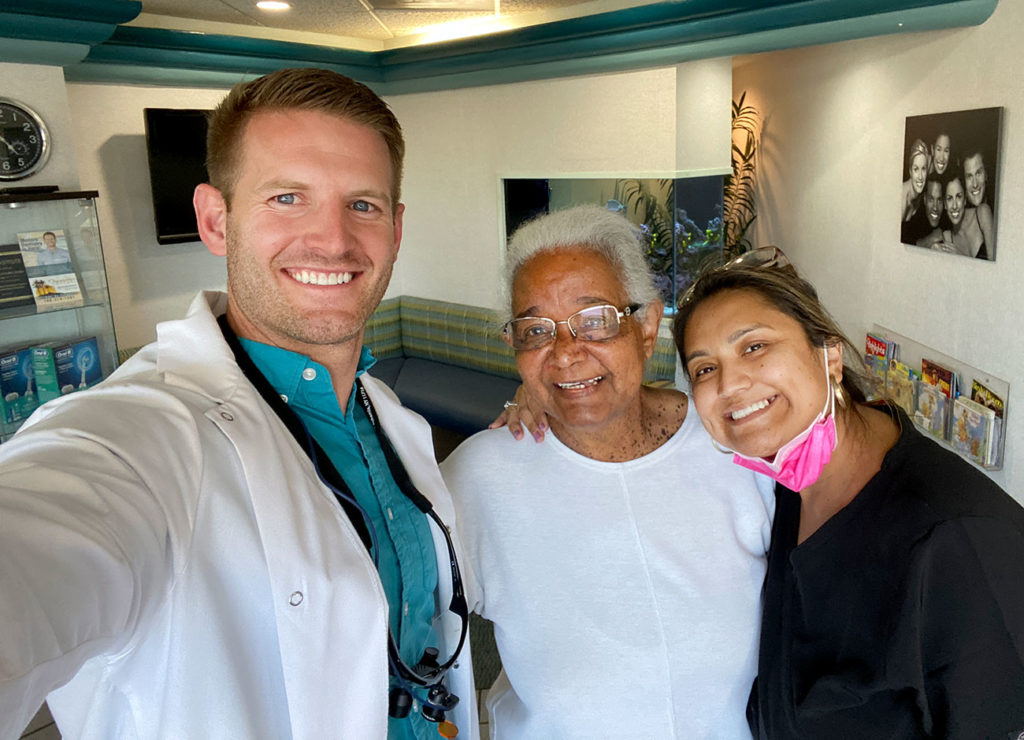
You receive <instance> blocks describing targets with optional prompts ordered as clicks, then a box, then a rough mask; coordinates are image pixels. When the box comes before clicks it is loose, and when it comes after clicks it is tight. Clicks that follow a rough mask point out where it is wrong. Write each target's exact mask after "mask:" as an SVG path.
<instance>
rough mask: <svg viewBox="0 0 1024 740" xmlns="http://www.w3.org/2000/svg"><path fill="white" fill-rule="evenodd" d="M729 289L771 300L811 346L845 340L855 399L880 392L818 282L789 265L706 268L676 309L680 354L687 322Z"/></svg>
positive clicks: (847, 377) (847, 381)
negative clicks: (826, 304)
mask: <svg viewBox="0 0 1024 740" xmlns="http://www.w3.org/2000/svg"><path fill="white" fill-rule="evenodd" d="M727 290H746V291H750V292H753V293H756V294H757V295H759V296H760V297H761V298H762V299H764V300H765V301H766V302H767V303H768V305H770V306H772V307H774V308H775V309H777V310H779V311H781V312H782V313H784V314H786V315H787V316H789V317H790V318H792V319H794V320H795V321H796V322H797V323H798V324H800V327H801V328H802V329H803V330H804V334H805V335H806V337H807V341H808V343H809V344H810V345H811V346H812V347H822V346H826V345H827V346H835V345H836V344H841V345H843V380H842V387H843V390H844V391H845V392H846V395H847V396H848V397H849V398H850V399H852V400H853V401H854V402H855V403H864V401H865V400H866V399H867V398H868V397H871V396H874V395H875V391H876V386H877V385H878V383H877V382H876V381H875V379H874V376H873V375H870V374H869V373H868V372H867V370H866V368H865V366H864V361H863V356H862V352H860V351H858V350H857V349H856V347H854V345H853V343H852V342H851V341H850V340H849V339H848V338H847V337H846V335H845V334H843V332H842V330H841V329H840V328H839V325H838V324H837V323H836V320H835V319H833V318H832V316H831V315H830V314H829V312H828V311H827V310H825V307H824V306H822V305H821V301H819V300H818V293H817V291H816V290H815V289H814V286H813V285H811V284H810V283H809V282H807V281H806V280H804V279H803V278H801V277H800V276H799V275H798V274H797V273H796V270H794V269H793V268H792V267H790V266H786V267H747V266H743V265H736V266H731V267H726V268H717V269H713V270H710V271H708V272H705V273H704V274H703V275H701V276H700V277H699V278H697V282H696V283H694V286H693V288H692V290H691V292H689V293H688V294H687V296H686V297H685V299H684V302H683V303H682V304H681V305H680V306H679V308H678V310H677V311H676V317H675V320H674V322H673V324H672V336H673V338H674V339H675V342H676V349H677V350H678V351H679V356H680V357H682V358H684V360H685V358H686V327H687V325H688V324H689V322H690V319H691V318H692V317H693V312H694V311H695V310H696V308H697V307H698V306H699V305H700V304H701V303H703V302H704V301H706V300H707V299H709V298H711V297H712V296H715V295H717V294H719V293H722V292H723V291H727Z"/></svg>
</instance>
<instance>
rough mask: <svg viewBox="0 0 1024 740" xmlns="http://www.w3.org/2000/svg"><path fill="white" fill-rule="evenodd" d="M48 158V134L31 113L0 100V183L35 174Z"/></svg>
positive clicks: (33, 112)
mask: <svg viewBox="0 0 1024 740" xmlns="http://www.w3.org/2000/svg"><path fill="white" fill-rule="evenodd" d="M49 156H50V134H49V132H48V131H47V130H46V124H45V123H43V119H41V118H40V117H39V116H38V115H36V113H35V111H33V110H32V109H31V108H29V107H27V106H25V105H23V104H22V103H19V102H17V101H15V100H11V99H9V98H0V180H20V179H21V178H23V177H28V176H29V175H32V174H35V173H36V172H38V171H39V170H41V169H42V167H43V165H44V164H46V160H47V158H48V157H49Z"/></svg>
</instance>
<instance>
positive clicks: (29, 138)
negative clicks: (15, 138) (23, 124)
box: [28, 134, 37, 144]
mask: <svg viewBox="0 0 1024 740" xmlns="http://www.w3.org/2000/svg"><path fill="white" fill-rule="evenodd" d="M36 141H37V139H36V136H35V134H32V136H30V137H28V142H29V143H30V144H35V143H36Z"/></svg>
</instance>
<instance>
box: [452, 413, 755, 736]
mask: <svg viewBox="0 0 1024 740" xmlns="http://www.w3.org/2000/svg"><path fill="white" fill-rule="evenodd" d="M441 471H442V474H443V475H444V477H445V481H446V482H447V484H448V487H449V489H450V490H451V493H452V497H453V499H454V501H455V505H456V512H457V517H458V520H459V522H460V526H462V527H463V530H462V531H463V540H464V542H465V545H466V549H467V556H468V558H469V563H470V564H471V565H472V568H473V570H474V572H475V576H476V580H477V582H478V586H479V588H478V591H477V593H478V596H479V600H478V601H477V602H476V604H475V605H474V604H471V607H472V608H474V609H475V611H477V612H479V613H480V614H481V615H482V616H484V617H486V618H487V619H490V620H492V621H493V622H494V634H495V639H496V641H497V644H498V651H499V653H500V654H501V661H502V664H503V667H504V673H505V675H504V676H503V677H499V681H498V683H497V684H496V686H495V688H494V689H492V691H491V694H490V695H489V697H488V709H489V712H490V722H491V732H492V737H494V738H498V739H499V740H510V739H513V738H523V739H524V740H525V739H526V738H531V739H532V738H541V737H543V738H559V740H571V739H572V738H579V740H600V739H601V738H609V739H611V738H615V739H616V740H618V739H619V738H624V737H628V738H635V739H648V738H649V739H650V740H666V739H667V738H680V739H685V740H696V739H699V738H749V737H750V731H749V730H748V728H747V723H746V719H745V707H746V702H747V696H748V694H749V692H750V687H751V684H752V682H753V678H754V675H755V673H756V669H757V638H758V627H759V624H760V591H761V584H762V581H763V578H764V573H765V557H766V556H765V553H766V552H767V549H768V544H769V539H770V534H771V514H772V512H773V507H774V498H773V496H772V493H771V486H770V485H763V486H761V487H760V488H759V487H758V486H757V485H756V483H755V477H754V476H753V475H752V474H751V473H750V472H749V471H746V470H743V469H742V468H740V467H738V466H736V465H733V464H732V462H731V461H730V458H729V457H728V456H726V455H722V454H720V453H719V452H717V451H715V450H714V449H713V447H712V446H711V441H710V438H709V437H708V435H707V433H706V432H705V431H704V428H703V427H702V426H701V423H700V420H699V418H698V417H697V414H696V412H695V411H693V408H692V404H691V405H690V411H689V413H688V414H687V416H686V419H685V420H684V422H683V424H682V426H681V427H680V429H679V430H678V432H677V433H676V434H675V435H674V436H672V437H671V438H670V439H669V440H668V441H667V442H666V443H665V444H664V445H662V446H661V447H660V448H658V449H657V450H655V451H654V452H652V453H650V454H649V455H646V456H644V457H641V458H639V459H637V460H632V461H629V462H624V463H607V462H598V461H595V460H591V459H589V458H586V457H583V456H581V455H579V454H577V453H576V452H574V451H572V450H571V449H569V448H568V447H566V446H565V445H564V444H562V443H561V442H559V441H558V439H557V438H555V436H554V435H553V434H549V435H548V436H547V438H546V440H545V441H544V442H543V443H541V444H535V443H534V442H533V441H532V440H529V439H527V440H523V441H520V442H517V441H515V440H514V439H513V438H512V435H510V434H509V433H508V431H507V430H505V429H496V430H491V431H484V432H480V433H479V434H477V435H475V436H473V437H471V438H470V439H469V440H467V441H466V442H464V443H463V444H462V445H461V446H460V447H459V448H458V449H457V450H456V451H455V452H454V453H453V454H452V455H451V456H450V457H449V458H448V459H447V460H445V462H444V463H443V464H442V465H441Z"/></svg>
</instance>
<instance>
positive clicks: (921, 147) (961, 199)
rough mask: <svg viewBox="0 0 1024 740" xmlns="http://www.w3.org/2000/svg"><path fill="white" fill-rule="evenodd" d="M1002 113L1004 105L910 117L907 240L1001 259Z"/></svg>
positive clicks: (903, 227)
mask: <svg viewBox="0 0 1024 740" xmlns="http://www.w3.org/2000/svg"><path fill="white" fill-rule="evenodd" d="M1002 118H1003V109H1002V108H978V109H976V110H962V111H953V112H950V113H934V114H931V115H925V116H908V117H907V123H906V129H905V131H904V139H903V167H902V169H903V175H902V182H903V186H902V190H901V207H902V221H901V224H900V241H901V242H902V243H904V244H910V245H913V246H917V247H923V248H925V249H935V250H938V251H941V252H946V253H949V254H956V255H960V256H963V257H970V258H972V259H983V260H989V261H993V260H995V258H996V202H997V200H998V199H997V197H996V196H997V193H998V178H997V173H998V165H999V156H1000V151H999V142H1000V133H1001V128H1002Z"/></svg>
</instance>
